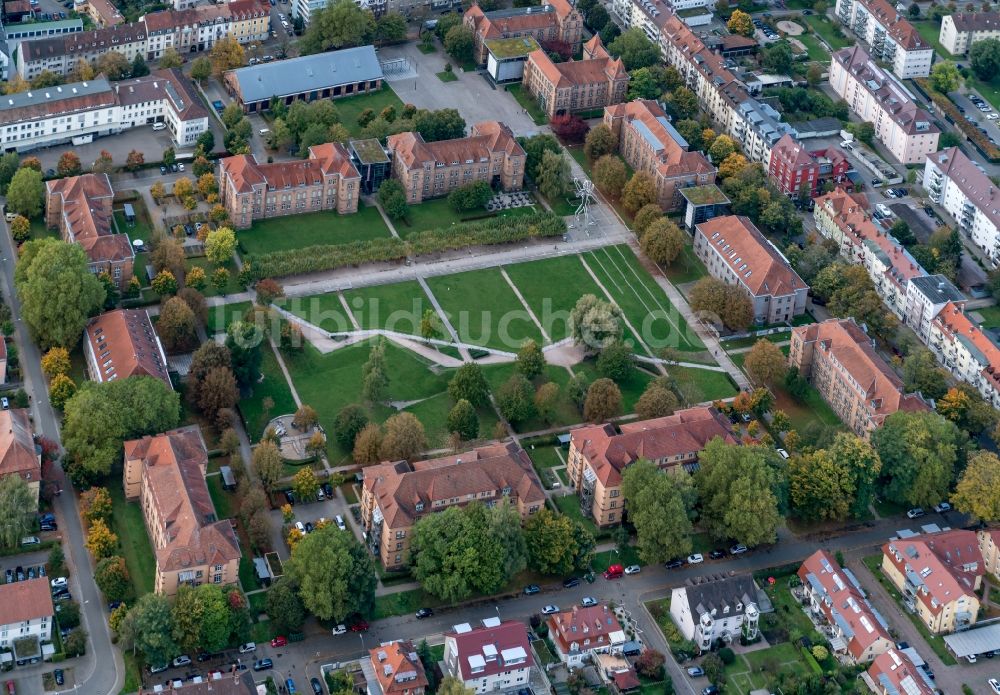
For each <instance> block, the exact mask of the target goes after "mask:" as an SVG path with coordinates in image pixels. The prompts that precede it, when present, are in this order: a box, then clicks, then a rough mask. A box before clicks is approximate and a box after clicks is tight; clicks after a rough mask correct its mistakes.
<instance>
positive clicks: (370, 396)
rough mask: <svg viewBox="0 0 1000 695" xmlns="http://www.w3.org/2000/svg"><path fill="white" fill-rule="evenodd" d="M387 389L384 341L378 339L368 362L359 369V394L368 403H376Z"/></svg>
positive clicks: (387, 376) (387, 377) (387, 378)
mask: <svg viewBox="0 0 1000 695" xmlns="http://www.w3.org/2000/svg"><path fill="white" fill-rule="evenodd" d="M388 388H389V375H388V372H387V371H386V365H385V341H384V340H382V339H380V340H379V341H378V342H377V343H375V345H373V346H372V349H371V351H370V352H369V353H368V361H366V362H365V363H364V365H363V366H362V367H361V394H362V395H363V396H364V398H365V400H366V401H368V402H370V403H377V402H379V401H381V400H382V399H383V397H384V396H385V392H386V389H388Z"/></svg>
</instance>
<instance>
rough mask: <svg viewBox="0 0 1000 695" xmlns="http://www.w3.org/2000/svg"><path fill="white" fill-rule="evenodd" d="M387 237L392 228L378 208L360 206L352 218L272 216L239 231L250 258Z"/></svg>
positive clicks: (312, 214)
mask: <svg viewBox="0 0 1000 695" xmlns="http://www.w3.org/2000/svg"><path fill="white" fill-rule="evenodd" d="M388 236H390V234H389V228H388V227H387V226H386V224H385V221H384V220H383V219H382V215H380V214H379V211H378V209H377V208H375V207H366V206H364V205H361V204H359V205H358V211H357V212H356V213H354V214H353V215H341V214H339V213H337V212H335V211H333V210H324V211H323V212H310V213H307V214H304V215H296V216H295V218H294V221H292V220H291V219H290V218H288V217H272V218H271V219H268V220H260V221H258V222H254V223H253V226H252V227H250V229H244V230H240V231H239V232H237V238H238V239H239V243H240V247H241V248H242V249H243V250H245V251H246V253H248V254H250V255H253V254H265V253H273V252H275V251H287V250H290V249H301V248H305V247H307V246H320V245H326V244H346V243H349V242H352V241H368V240H370V239H379V238H382V237H388Z"/></svg>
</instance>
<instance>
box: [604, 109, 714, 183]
mask: <svg viewBox="0 0 1000 695" xmlns="http://www.w3.org/2000/svg"><path fill="white" fill-rule="evenodd" d="M604 118H605V120H607V119H608V118H612V119H623V127H629V128H635V127H636V126H635V125H634V124H635V122H640V123H642V124H643V125H645V127H646V128H648V129H649V131H650V132H651V133H652V134H653V135H654V136H655V138H656V140H657V141H658V142H659V145H660V146H659V149H656V150H655V156H656V164H655V165H654V166H655V168H656V170H657V171H658V172H659V174H660V175H661V176H663V177H665V178H673V177H678V176H687V175H690V174H714V173H715V171H716V168H715V167H714V166H713V165H712V163H711V162H709V161H708V159H706V158H705V155H703V154H702V153H701V152H698V151H695V152H690V151H688V150H686V149H684V148H683V147H681V145H680V144H679V143H678V142H677V141H676V140H675V139H674V138H673V135H672V134H671V132H670V131H668V130H667V129H666V127H665V126H664V125H663V121H661V120H660V119H664V120H666V118H667V114H666V112H665V111H664V110H663V109H661V108H660V107H659V105H658V104H657V103H656V102H655V101H652V100H650V99H636V100H635V101H630V102H625V103H622V104H615V105H614V106H608V107H605V109H604ZM649 146H650V147H654V145H653V144H652V143H649Z"/></svg>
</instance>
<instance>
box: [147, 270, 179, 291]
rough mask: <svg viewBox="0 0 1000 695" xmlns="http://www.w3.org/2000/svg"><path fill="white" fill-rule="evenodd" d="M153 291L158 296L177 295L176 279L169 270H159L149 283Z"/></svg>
mask: <svg viewBox="0 0 1000 695" xmlns="http://www.w3.org/2000/svg"><path fill="white" fill-rule="evenodd" d="M150 286H151V287H152V288H153V291H154V292H156V293H157V294H159V295H161V296H162V295H169V294H177V278H176V277H174V274H173V273H171V272H170V271H169V270H161V271H160V272H158V273H157V274H156V277H154V278H153V282H152V283H150Z"/></svg>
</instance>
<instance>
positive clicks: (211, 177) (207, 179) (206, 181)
mask: <svg viewBox="0 0 1000 695" xmlns="http://www.w3.org/2000/svg"><path fill="white" fill-rule="evenodd" d="M198 192H199V193H201V194H202V195H203V196H205V197H208V196H209V195H210V194H212V193H218V192H219V182H218V181H216V180H215V174H212V173H208V174H202V175H201V176H199V177H198Z"/></svg>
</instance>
